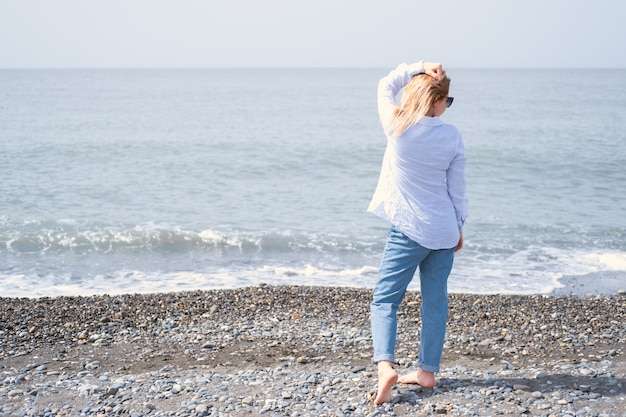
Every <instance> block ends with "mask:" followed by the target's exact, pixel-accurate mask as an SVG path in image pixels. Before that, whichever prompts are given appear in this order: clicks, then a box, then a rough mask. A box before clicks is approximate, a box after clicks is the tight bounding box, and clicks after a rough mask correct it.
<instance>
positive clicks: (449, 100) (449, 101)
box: [446, 97, 454, 107]
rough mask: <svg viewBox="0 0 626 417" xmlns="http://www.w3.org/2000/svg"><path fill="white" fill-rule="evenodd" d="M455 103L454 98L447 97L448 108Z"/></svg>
mask: <svg viewBox="0 0 626 417" xmlns="http://www.w3.org/2000/svg"><path fill="white" fill-rule="evenodd" d="M453 101H454V97H446V107H450V106H451V105H452V102H453Z"/></svg>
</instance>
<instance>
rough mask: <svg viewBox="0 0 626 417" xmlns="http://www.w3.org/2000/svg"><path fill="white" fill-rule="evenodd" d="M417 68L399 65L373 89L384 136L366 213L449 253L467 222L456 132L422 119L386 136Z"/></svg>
mask: <svg viewBox="0 0 626 417" xmlns="http://www.w3.org/2000/svg"><path fill="white" fill-rule="evenodd" d="M422 72H424V71H423V68H422V64H421V63H416V64H412V65H407V64H400V65H399V66H398V67H397V68H396V69H394V70H393V71H391V72H390V73H389V74H388V75H387V76H386V77H384V78H382V79H381V80H380V82H379V84H378V112H379V116H380V119H381V122H382V125H383V128H384V130H385V133H386V135H387V149H386V150H385V155H384V157H383V163H382V168H381V171H380V178H379V180H378V186H377V187H376V191H375V193H374V196H373V198H372V201H371V202H370V205H369V207H368V211H369V212H371V213H374V214H375V215H377V216H379V217H381V218H383V219H385V220H387V221H389V222H390V223H391V224H392V225H394V226H395V227H396V228H397V229H398V230H400V231H401V232H402V233H404V234H405V235H406V236H408V237H409V238H410V239H412V240H414V241H415V242H417V243H419V244H420V245H422V246H424V247H426V248H429V249H448V248H453V247H455V246H456V245H457V243H458V241H459V231H460V230H461V229H462V228H463V224H464V222H465V219H466V218H467V198H466V196H465V162H466V156H465V148H464V146H463V140H462V138H461V134H460V133H459V131H458V130H457V129H456V128H455V127H454V126H452V125H450V124H447V123H444V122H443V121H441V119H439V118H438V117H428V116H424V117H423V118H422V119H421V120H420V121H419V122H417V123H416V124H414V125H411V126H409V127H408V128H407V129H406V131H405V132H404V133H403V134H402V135H400V136H394V135H393V133H392V132H391V128H390V126H391V121H392V120H393V116H394V114H395V110H396V108H397V104H396V102H395V97H396V95H397V94H398V93H399V92H400V90H401V89H402V88H403V87H404V86H406V85H407V83H408V82H409V80H410V79H411V77H413V75H415V74H418V73H422Z"/></svg>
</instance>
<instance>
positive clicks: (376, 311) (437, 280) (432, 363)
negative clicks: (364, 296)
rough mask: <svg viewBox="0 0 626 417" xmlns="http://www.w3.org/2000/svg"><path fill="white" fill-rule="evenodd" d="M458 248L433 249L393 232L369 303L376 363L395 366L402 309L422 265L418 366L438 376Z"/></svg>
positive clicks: (396, 231) (388, 238)
mask: <svg viewBox="0 0 626 417" xmlns="http://www.w3.org/2000/svg"><path fill="white" fill-rule="evenodd" d="M453 261H454V248H451V249H441V250H431V249H427V248H425V247H423V246H421V245H420V244H419V243H417V242H414V241H413V240H411V239H409V238H408V237H406V236H405V235H404V234H403V233H402V232H400V231H398V230H397V229H395V228H393V227H392V228H391V230H390V231H389V234H388V235H387V244H386V245H385V252H384V253H383V258H382V261H381V265H380V270H379V273H378V282H377V283H376V288H375V290H374V299H373V301H372V304H371V305H370V311H371V320H372V339H373V342H374V357H373V361H374V362H379V361H382V360H387V361H390V362H394V360H395V357H394V350H395V346H396V332H397V319H396V314H397V312H398V306H399V305H400V303H401V302H402V299H403V298H404V294H405V293H406V289H407V287H408V286H409V284H410V283H411V281H412V279H413V275H414V274H415V271H416V270H417V267H418V266H419V271H420V292H421V294H422V304H421V306H420V315H421V318H422V329H421V332H420V353H419V358H418V366H419V367H420V368H422V369H423V370H425V371H429V372H438V371H439V365H440V363H441V353H442V351H443V343H444V339H445V334H446V324H447V321H448V276H449V275H450V271H451V270H452V263H453Z"/></svg>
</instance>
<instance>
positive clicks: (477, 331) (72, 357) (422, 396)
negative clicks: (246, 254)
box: [0, 285, 626, 417]
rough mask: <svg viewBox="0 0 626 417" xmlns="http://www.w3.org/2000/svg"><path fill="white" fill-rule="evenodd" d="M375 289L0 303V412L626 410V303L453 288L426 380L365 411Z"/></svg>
mask: <svg viewBox="0 0 626 417" xmlns="http://www.w3.org/2000/svg"><path fill="white" fill-rule="evenodd" d="M371 292H372V290H371V289H365V288H343V287H301V286H276V287H274V286H269V285H261V286H258V287H245V288H239V289H231V290H209V291H190V292H181V293H166V294H128V295H119V296H107V295H104V296H89V297H82V296H78V297H55V298H37V299H31V298H19V299H14V298H0V306H1V307H0V308H1V310H0V341H1V345H0V370H1V371H2V372H3V373H4V376H5V378H4V382H3V383H2V384H0V404H3V405H2V406H0V416H2V415H27V414H28V413H31V414H28V415H46V414H45V413H46V411H45V410H46V409H48V410H56V413H51V411H48V414H47V415H76V414H80V412H83V413H84V414H85V415H109V414H107V413H111V414H110V415H113V414H114V413H115V412H118V413H122V410H125V412H128V413H131V411H135V412H137V413H139V414H137V415H206V416H212V415H215V416H217V415H232V416H239V415H251V414H252V415H254V414H266V413H267V415H272V413H277V415H300V416H308V415H311V416H321V415H326V416H335V415H339V414H337V413H338V412H339V413H342V415H344V416H374V415H375V416H381V417H382V416H386V415H431V414H432V413H438V414H448V415H481V416H482V415H493V413H494V410H496V409H501V410H504V411H506V412H510V413H513V414H515V413H519V414H530V415H535V414H542V413H544V414H545V415H550V413H552V414H553V415H555V416H558V415H569V414H565V413H566V412H570V411H571V412H572V413H576V412H580V410H585V409H588V410H589V413H591V412H594V413H596V414H589V415H598V416H603V415H606V416H613V415H623V414H624V413H625V412H626V399H625V397H626V388H625V387H626V359H625V355H626V296H623V295H621V294H613V295H606V296H605V295H594V296H573V295H570V296H549V295H483V294H450V314H449V325H448V334H447V340H446V346H445V348H444V353H443V359H442V370H441V372H440V373H439V374H438V378H439V385H438V387H437V388H435V389H434V390H429V389H421V388H419V387H417V386H407V385H399V386H397V387H396V389H395V390H394V392H395V394H396V395H395V399H394V401H393V402H392V403H391V404H387V405H384V406H380V407H375V406H373V405H372V404H371V403H370V402H369V401H368V399H367V397H368V395H369V393H370V392H371V391H373V390H374V389H375V387H376V373H375V367H374V366H373V365H372V364H371V363H370V360H371V340H370V331H369V302H370V299H371ZM419 305H420V295H419V292H415V291H410V292H408V293H407V296H406V298H405V301H404V303H403V305H402V306H401V309H400V311H399V316H398V318H399V328H398V344H397V358H396V360H397V367H398V368H399V370H400V372H401V373H403V372H405V371H412V370H414V369H415V368H414V366H415V363H416V360H417V353H418V350H419V331H418V330H419V326H420V317H419ZM4 404H6V405H4ZM498 407H499V408H498ZM85 410H86V412H85ZM220 410H221V411H220ZM38 413H39V414H38ZM176 413H178V414H176ZM220 413H221V414H220ZM472 413H474V414H472ZM559 413H560V414H559ZM581 415H587V414H581Z"/></svg>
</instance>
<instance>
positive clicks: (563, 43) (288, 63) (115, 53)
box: [0, 0, 626, 68]
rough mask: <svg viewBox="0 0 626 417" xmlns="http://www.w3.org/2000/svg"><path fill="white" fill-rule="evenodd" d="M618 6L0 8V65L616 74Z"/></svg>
mask: <svg viewBox="0 0 626 417" xmlns="http://www.w3.org/2000/svg"><path fill="white" fill-rule="evenodd" d="M625 18H626V1H624V0H594V1H589V0H585V1H583V0H523V1H522V0H517V1H510V0H449V1H446V0H440V1H432V0H431V1H422V0H171V1H165V0H0V68H151V67H157V68H212V67H390V66H395V65H396V64H398V63H399V62H405V61H406V62H408V61H413V60H415V61H416V60H419V59H426V60H430V61H438V62H442V63H444V65H445V66H446V67H456V68H484V67H493V68H499V67H514V68H528V67H530V68H545V67H551V68H626V29H624V19H625Z"/></svg>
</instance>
